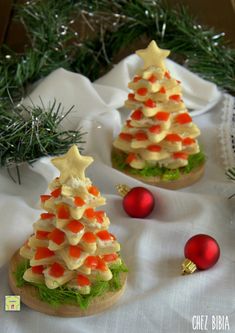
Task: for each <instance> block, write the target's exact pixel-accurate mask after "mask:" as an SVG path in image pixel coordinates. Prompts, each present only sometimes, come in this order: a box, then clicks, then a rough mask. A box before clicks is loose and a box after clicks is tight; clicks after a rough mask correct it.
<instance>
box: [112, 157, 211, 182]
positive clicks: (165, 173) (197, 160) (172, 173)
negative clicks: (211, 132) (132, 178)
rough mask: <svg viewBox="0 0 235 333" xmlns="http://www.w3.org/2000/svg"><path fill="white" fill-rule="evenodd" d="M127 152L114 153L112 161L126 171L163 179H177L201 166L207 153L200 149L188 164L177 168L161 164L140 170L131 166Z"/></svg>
mask: <svg viewBox="0 0 235 333" xmlns="http://www.w3.org/2000/svg"><path fill="white" fill-rule="evenodd" d="M126 158H127V154H125V153H121V154H115V153H113V154H112V161H113V163H114V166H115V167H117V169H119V170H122V171H126V172H128V173H130V174H132V175H139V176H143V177H160V179H161V180H163V181H169V180H177V179H179V178H180V176H181V174H184V173H190V172H191V171H192V170H193V169H195V168H197V167H199V166H200V165H201V164H202V163H203V162H204V161H205V154H204V153H203V152H202V151H200V152H199V153H197V154H194V155H190V156H189V159H188V165H187V166H185V167H181V168H177V169H173V170H172V169H168V168H166V167H160V166H157V165H156V166H146V167H145V168H143V169H141V170H138V169H133V168H131V167H130V166H129V165H128V164H127V163H126V162H125V161H126Z"/></svg>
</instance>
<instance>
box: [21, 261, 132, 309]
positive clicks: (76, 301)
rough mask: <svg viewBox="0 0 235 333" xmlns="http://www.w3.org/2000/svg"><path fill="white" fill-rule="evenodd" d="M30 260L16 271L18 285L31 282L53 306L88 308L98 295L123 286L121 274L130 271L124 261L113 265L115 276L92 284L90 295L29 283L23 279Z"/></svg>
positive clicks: (68, 289)
mask: <svg viewBox="0 0 235 333" xmlns="http://www.w3.org/2000/svg"><path fill="white" fill-rule="evenodd" d="M29 267H30V265H29V261H28V260H24V261H23V262H22V263H20V264H19V265H18V267H17V269H16V272H15V278H16V284H17V287H22V286H24V285H28V284H31V285H33V286H34V287H35V288H36V289H37V290H38V296H39V298H40V299H41V300H42V301H44V302H47V303H49V304H51V305H52V306H59V305H61V304H73V305H78V306H79V307H80V308H81V309H87V307H88V306H89V304H90V302H91V301H92V300H93V299H94V298H95V297H98V296H101V295H103V294H104V293H106V292H108V291H115V290H118V289H120V288H121V286H122V284H121V279H120V274H121V273H122V272H128V269H127V267H126V265H125V264H124V263H123V262H122V263H121V264H119V265H113V266H111V267H110V270H111V272H112V274H113V278H112V279H111V280H110V281H97V282H96V283H95V284H94V285H92V286H91V292H90V294H88V295H82V294H80V293H79V291H77V290H74V289H71V288H68V287H66V286H61V287H59V288H56V289H49V288H47V286H46V285H45V284H38V283H29V282H26V281H25V280H24V279H23V275H24V272H25V271H26V270H27V268H29Z"/></svg>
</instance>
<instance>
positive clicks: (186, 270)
mask: <svg viewBox="0 0 235 333" xmlns="http://www.w3.org/2000/svg"><path fill="white" fill-rule="evenodd" d="M196 269H197V266H196V265H195V264H194V262H192V261H191V260H189V259H187V258H186V259H185V260H184V262H183V263H182V275H186V274H192V273H194V272H195V271H196Z"/></svg>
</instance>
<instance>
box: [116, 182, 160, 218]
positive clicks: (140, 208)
mask: <svg viewBox="0 0 235 333" xmlns="http://www.w3.org/2000/svg"><path fill="white" fill-rule="evenodd" d="M117 189H118V192H119V194H121V195H122V196H123V202H122V204H123V208H124V210H125V212H126V213H127V214H128V215H129V216H131V217H137V218H143V217H146V216H148V215H149V214H150V213H151V212H152V210H153V208H154V204H155V200H154V196H153V194H152V193H151V192H150V191H149V190H147V189H146V188H144V187H133V188H132V189H130V188H129V187H128V186H126V185H118V186H117Z"/></svg>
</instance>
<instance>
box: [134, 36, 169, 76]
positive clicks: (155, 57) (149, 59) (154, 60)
mask: <svg viewBox="0 0 235 333" xmlns="http://www.w3.org/2000/svg"><path fill="white" fill-rule="evenodd" d="M136 54H137V55H138V56H139V57H140V58H142V59H143V60H144V69H146V68H148V67H149V66H156V67H160V68H162V69H163V70H165V69H166V67H165V58H166V57H168V55H169V54H170V51H169V50H163V49H160V48H159V47H158V46H157V43H156V42H155V41H154V40H152V42H151V43H150V44H149V45H148V46H147V48H146V49H142V50H137V51H136Z"/></svg>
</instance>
